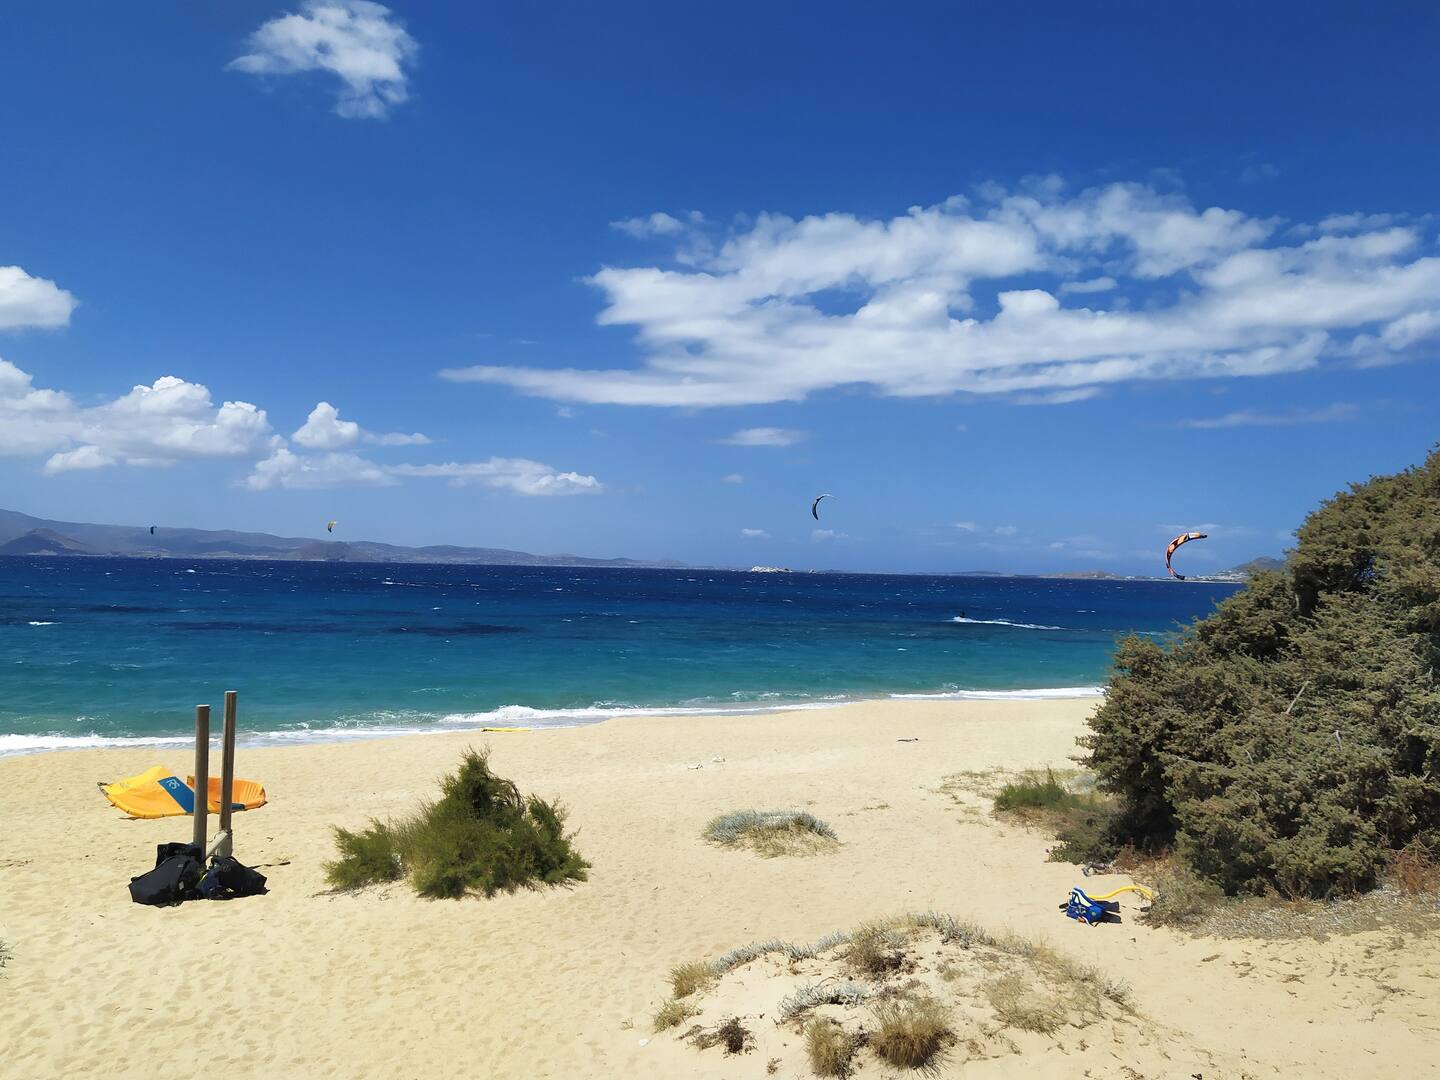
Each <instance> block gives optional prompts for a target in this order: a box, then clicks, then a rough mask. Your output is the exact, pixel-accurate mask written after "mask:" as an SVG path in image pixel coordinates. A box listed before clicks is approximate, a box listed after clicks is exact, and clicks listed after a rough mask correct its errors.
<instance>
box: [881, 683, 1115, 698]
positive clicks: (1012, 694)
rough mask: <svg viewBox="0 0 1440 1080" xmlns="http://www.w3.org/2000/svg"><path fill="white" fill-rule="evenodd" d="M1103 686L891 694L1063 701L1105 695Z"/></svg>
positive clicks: (897, 695)
mask: <svg viewBox="0 0 1440 1080" xmlns="http://www.w3.org/2000/svg"><path fill="white" fill-rule="evenodd" d="M1104 696H1105V688H1104V687H1103V686H1056V687H1051V688H1048V689H1036V690H946V691H944V692H943V693H938V694H891V695H890V697H892V698H895V699H898V700H901V701H1063V700H1066V699H1069V698H1092V697H1104Z"/></svg>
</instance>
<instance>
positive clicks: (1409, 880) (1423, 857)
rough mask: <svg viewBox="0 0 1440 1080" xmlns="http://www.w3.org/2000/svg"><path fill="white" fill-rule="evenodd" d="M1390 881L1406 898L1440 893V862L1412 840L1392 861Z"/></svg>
mask: <svg viewBox="0 0 1440 1080" xmlns="http://www.w3.org/2000/svg"><path fill="white" fill-rule="evenodd" d="M1389 877H1390V880H1391V881H1393V882H1394V883H1395V887H1396V888H1397V889H1399V890H1400V891H1401V892H1402V893H1404V894H1405V895H1406V896H1422V895H1424V894H1425V893H1431V892H1436V891H1440V862H1437V861H1436V859H1435V855H1434V853H1432V852H1431V850H1430V849H1429V848H1428V847H1426V846H1425V845H1424V844H1422V843H1421V842H1420V841H1419V840H1412V841H1411V842H1410V843H1409V844H1407V845H1406V846H1405V847H1403V848H1401V849H1400V850H1399V851H1397V852H1396V853H1395V855H1394V857H1393V858H1391V860H1390V873H1389Z"/></svg>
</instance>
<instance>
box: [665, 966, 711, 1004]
mask: <svg viewBox="0 0 1440 1080" xmlns="http://www.w3.org/2000/svg"><path fill="white" fill-rule="evenodd" d="M714 978H715V970H714V968H713V967H711V965H709V964H707V963H706V962H705V961H704V960H691V961H689V962H687V963H684V964H676V965H675V966H674V967H673V968H671V969H670V993H671V995H672V996H674V997H676V998H685V997H689V996H690V995H691V994H693V993H695V992H696V991H697V990H703V989H704V988H705V987H707V986H709V985H710V983H711V982H712V981H713V980H714Z"/></svg>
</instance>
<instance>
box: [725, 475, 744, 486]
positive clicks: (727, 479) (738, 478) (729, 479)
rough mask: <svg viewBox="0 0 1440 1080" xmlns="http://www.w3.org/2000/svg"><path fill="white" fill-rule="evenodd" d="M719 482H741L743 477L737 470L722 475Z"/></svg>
mask: <svg viewBox="0 0 1440 1080" xmlns="http://www.w3.org/2000/svg"><path fill="white" fill-rule="evenodd" d="M720 482H721V483H722V484H743V483H744V482H745V477H743V476H741V475H740V474H739V473H738V472H732V473H727V474H726V475H724V476H722V477H721V478H720Z"/></svg>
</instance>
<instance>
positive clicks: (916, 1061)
mask: <svg viewBox="0 0 1440 1080" xmlns="http://www.w3.org/2000/svg"><path fill="white" fill-rule="evenodd" d="M875 1021H876V1024H877V1028H876V1031H875V1033H874V1034H873V1035H871V1037H870V1045H871V1046H873V1047H874V1048H875V1052H876V1053H877V1054H879V1055H880V1056H881V1057H882V1058H883V1059H884V1060H885V1061H887V1062H889V1063H890V1064H891V1065H895V1066H897V1067H899V1068H902V1069H921V1068H925V1067H926V1066H931V1065H935V1064H937V1063H938V1060H939V1058H940V1056H941V1055H942V1053H943V1052H944V1050H945V1045H946V1042H947V1040H949V1038H950V1021H949V1015H948V1014H947V1013H946V1011H945V1008H944V1006H942V1005H941V1004H940V1003H939V1002H938V1001H936V1000H935V999H934V998H919V999H917V1000H913V1001H891V1002H886V1003H884V1004H882V1005H877V1006H876V1007H875Z"/></svg>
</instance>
